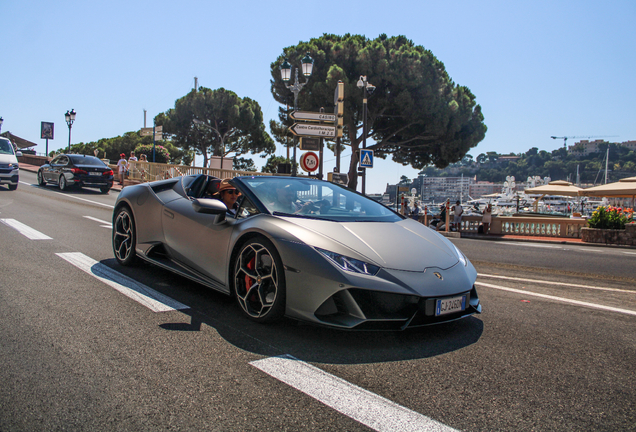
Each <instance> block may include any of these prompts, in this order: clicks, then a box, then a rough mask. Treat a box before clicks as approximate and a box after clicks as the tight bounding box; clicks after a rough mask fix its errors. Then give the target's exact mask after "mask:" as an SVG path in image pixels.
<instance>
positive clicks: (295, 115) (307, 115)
mask: <svg viewBox="0 0 636 432" xmlns="http://www.w3.org/2000/svg"><path fill="white" fill-rule="evenodd" d="M289 116H290V117H291V118H292V119H294V120H303V121H323V122H331V123H333V122H335V121H336V115H335V114H325V113H320V112H311V111H292V113H291V114H289Z"/></svg>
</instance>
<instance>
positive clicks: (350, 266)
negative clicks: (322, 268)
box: [316, 248, 380, 276]
mask: <svg viewBox="0 0 636 432" xmlns="http://www.w3.org/2000/svg"><path fill="white" fill-rule="evenodd" d="M316 250H317V251H318V252H320V253H321V254H323V255H324V256H326V257H327V258H329V259H330V260H331V261H333V262H334V263H335V264H336V265H337V266H338V267H340V268H341V269H342V270H345V271H349V272H352V273H362V274H366V275H371V276H375V275H376V274H378V272H379V271H380V267H378V266H376V265H373V264H369V263H366V262H364V261H360V260H357V259H355V258H350V257H348V256H344V255H340V254H337V253H335V252H330V251H328V250H324V249H320V248H316Z"/></svg>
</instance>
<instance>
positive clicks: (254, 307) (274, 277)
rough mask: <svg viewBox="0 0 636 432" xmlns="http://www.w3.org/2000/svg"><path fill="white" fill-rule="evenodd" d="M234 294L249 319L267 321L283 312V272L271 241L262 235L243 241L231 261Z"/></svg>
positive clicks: (273, 319)
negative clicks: (232, 263)
mask: <svg viewBox="0 0 636 432" xmlns="http://www.w3.org/2000/svg"><path fill="white" fill-rule="evenodd" d="M233 287H234V294H235V296H236V301H237V302H238V304H239V307H240V308H241V311H242V312H243V313H244V314H245V315H246V316H247V317H248V318H250V319H251V320H253V321H257V322H261V323H267V322H274V321H278V320H279V319H281V318H282V317H283V315H284V314H285V303H286V302H285V296H286V291H285V274H284V270H283V263H282V261H281V259H280V256H279V255H278V252H277V251H276V248H275V247H274V245H273V244H272V243H271V242H270V241H269V240H267V239H266V238H264V237H258V238H255V239H252V240H250V241H248V242H247V243H246V244H244V245H243V246H242V247H241V249H240V252H239V253H238V256H237V257H236V260H235V263H234V278H233Z"/></svg>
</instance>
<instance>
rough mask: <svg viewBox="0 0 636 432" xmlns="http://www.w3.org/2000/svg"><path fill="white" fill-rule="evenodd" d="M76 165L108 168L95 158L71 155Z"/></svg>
mask: <svg viewBox="0 0 636 432" xmlns="http://www.w3.org/2000/svg"><path fill="white" fill-rule="evenodd" d="M69 157H70V158H71V160H72V161H73V164H75V165H87V166H96V167H101V168H103V167H104V166H106V164H105V163H104V162H102V161H101V160H99V159H97V158H96V157H95V156H84V155H70V156H69Z"/></svg>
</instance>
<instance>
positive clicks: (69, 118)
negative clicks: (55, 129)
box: [64, 109, 77, 153]
mask: <svg viewBox="0 0 636 432" xmlns="http://www.w3.org/2000/svg"><path fill="white" fill-rule="evenodd" d="M76 114H77V113H76V112H75V110H74V109H72V110H71V111H70V112H69V111H66V114H64V118H65V119H66V124H67V125H68V152H69V153H70V152H71V128H72V127H73V122H75V115H76Z"/></svg>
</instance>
